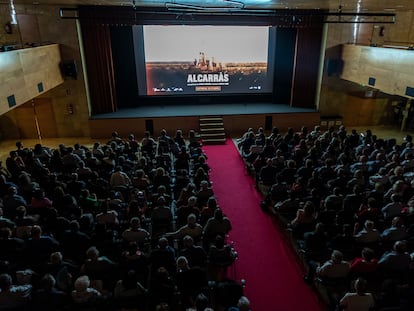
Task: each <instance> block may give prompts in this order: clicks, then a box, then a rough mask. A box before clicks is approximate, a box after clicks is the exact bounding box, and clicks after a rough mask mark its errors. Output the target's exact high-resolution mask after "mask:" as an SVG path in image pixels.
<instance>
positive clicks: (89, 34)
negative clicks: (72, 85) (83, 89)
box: [80, 19, 117, 115]
mask: <svg viewBox="0 0 414 311" xmlns="http://www.w3.org/2000/svg"><path fill="white" fill-rule="evenodd" d="M80 22H81V31H82V39H83V48H84V55H85V62H86V71H87V75H88V84H89V96H90V101H91V113H92V114H93V115H94V114H100V113H110V112H114V111H116V110H117V103H116V90H115V79H114V68H113V61H112V47H111V36H110V30H109V25H108V24H103V23H99V22H96V21H91V20H89V21H88V20H86V21H82V19H81V21H80Z"/></svg>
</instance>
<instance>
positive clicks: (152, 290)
mask: <svg viewBox="0 0 414 311" xmlns="http://www.w3.org/2000/svg"><path fill="white" fill-rule="evenodd" d="M174 263H175V261H174ZM175 288H176V286H175V282H174V279H173V278H172V277H171V274H170V273H169V272H168V270H167V269H166V268H164V267H159V268H158V269H156V270H155V271H154V273H153V275H152V278H151V280H150V286H149V290H148V292H149V300H150V301H149V304H150V310H153V309H155V307H156V306H157V309H156V310H161V311H164V310H165V311H170V308H171V309H173V310H174V308H175V304H176V300H175V297H176V296H175V293H176V291H175ZM159 305H163V306H164V308H163V309H161V308H158V306H159Z"/></svg>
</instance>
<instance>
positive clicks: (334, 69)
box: [326, 58, 344, 77]
mask: <svg viewBox="0 0 414 311" xmlns="http://www.w3.org/2000/svg"><path fill="white" fill-rule="evenodd" d="M343 66H344V61H343V60H342V59H333V58H328V59H327V60H326V74H327V75H328V77H332V76H339V75H340V74H341V73H342V67H343Z"/></svg>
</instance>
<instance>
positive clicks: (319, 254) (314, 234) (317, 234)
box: [304, 223, 328, 261]
mask: <svg viewBox="0 0 414 311" xmlns="http://www.w3.org/2000/svg"><path fill="white" fill-rule="evenodd" d="M327 244H328V237H327V236H326V232H325V226H324V224H322V223H317V224H316V226H315V229H314V230H313V231H311V232H306V233H305V234H304V250H305V252H306V257H307V259H308V260H315V261H320V260H322V259H323V258H325V255H326V253H327Z"/></svg>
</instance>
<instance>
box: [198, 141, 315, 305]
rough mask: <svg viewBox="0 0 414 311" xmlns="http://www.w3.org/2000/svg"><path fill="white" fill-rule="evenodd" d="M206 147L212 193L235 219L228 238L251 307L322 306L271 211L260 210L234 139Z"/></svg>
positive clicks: (255, 192) (238, 278)
mask: <svg viewBox="0 0 414 311" xmlns="http://www.w3.org/2000/svg"><path fill="white" fill-rule="evenodd" d="M204 150H205V152H206V154H207V156H208V164H209V166H210V167H211V169H212V170H211V180H212V182H213V188H214V193H215V195H216V196H217V199H218V202H219V204H220V206H221V207H222V209H223V211H224V213H225V214H226V215H227V216H228V217H229V218H230V220H231V222H232V225H233V230H232V232H231V233H230V240H232V241H234V246H235V248H236V250H237V251H238V253H239V259H238V260H237V263H236V271H237V280H238V281H240V279H242V278H243V279H245V280H246V288H245V295H246V296H247V297H248V298H249V299H250V301H251V303H252V310H253V311H267V310H269V311H278V310H280V311H295V310H307V311H313V310H315V311H316V310H322V308H321V306H320V305H319V303H318V299H317V296H316V294H315V293H313V292H312V290H311V289H310V288H309V287H308V286H307V285H306V284H305V283H304V282H303V280H302V271H301V267H300V265H299V263H298V260H297V257H296V254H295V253H294V251H293V250H292V249H291V247H290V245H289V244H288V242H286V241H285V240H284V239H283V234H282V233H281V232H280V231H279V230H280V229H279V227H278V226H277V225H276V224H275V223H274V222H273V221H272V219H271V217H270V216H269V215H267V214H265V213H263V212H262V211H261V209H260V207H259V205H260V200H261V197H260V195H259V193H258V192H257V191H256V189H255V188H254V183H253V181H252V178H251V177H250V176H249V175H248V174H247V172H246V169H245V167H244V162H243V160H242V159H241V157H240V155H239V154H238V151H237V149H236V147H235V146H234V144H233V142H232V140H229V139H228V140H227V142H226V144H225V145H218V146H205V147H204Z"/></svg>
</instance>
